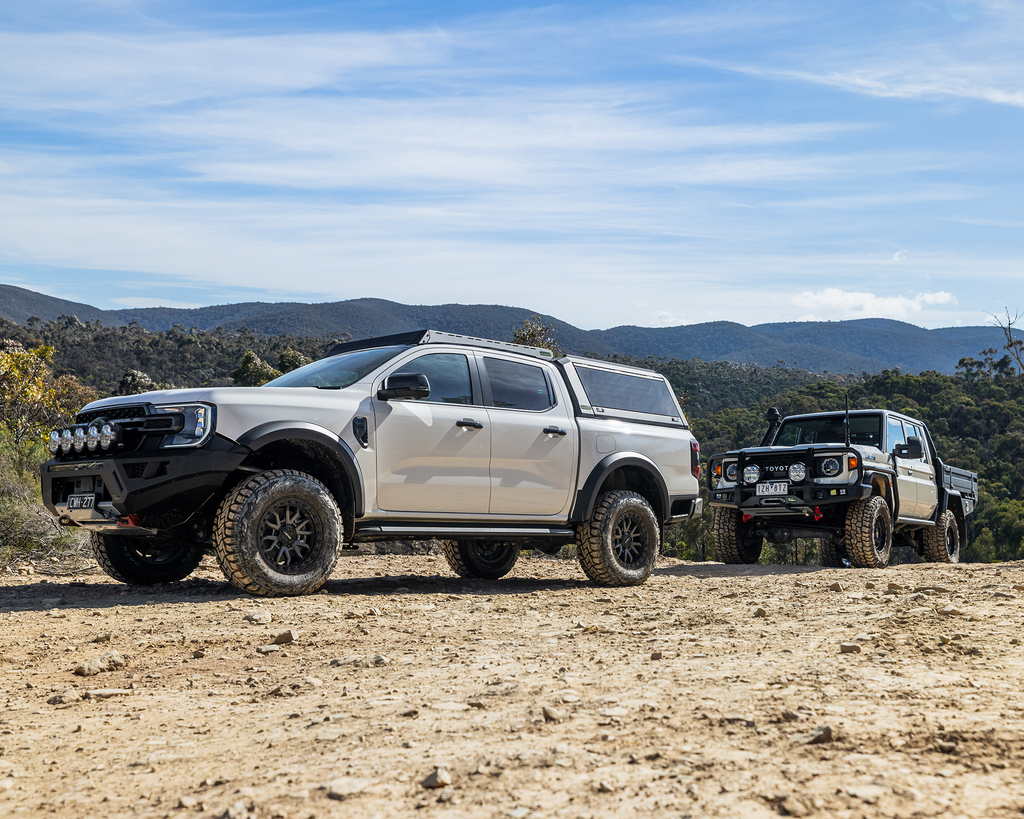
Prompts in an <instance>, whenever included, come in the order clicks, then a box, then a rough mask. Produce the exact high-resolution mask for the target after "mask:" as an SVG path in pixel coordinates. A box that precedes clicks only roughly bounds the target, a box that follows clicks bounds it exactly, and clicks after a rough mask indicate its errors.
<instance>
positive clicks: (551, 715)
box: [543, 705, 565, 722]
mask: <svg viewBox="0 0 1024 819" xmlns="http://www.w3.org/2000/svg"><path fill="white" fill-rule="evenodd" d="M543 710H544V721H545V722H561V721H562V720H564V719H565V714H563V713H562V712H561V711H559V710H558V709H557V708H552V707H551V706H550V705H545V706H544V709H543Z"/></svg>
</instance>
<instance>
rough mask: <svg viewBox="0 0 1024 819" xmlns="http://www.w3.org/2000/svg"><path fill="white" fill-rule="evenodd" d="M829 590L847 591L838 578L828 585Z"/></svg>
mask: <svg viewBox="0 0 1024 819" xmlns="http://www.w3.org/2000/svg"><path fill="white" fill-rule="evenodd" d="M828 590H829V591H834V592H841V591H846V587H845V586H844V585H843V584H842V583H840V582H839V581H838V580H837V581H836V582H835V583H833V584H832V585H831V586H829V587H828Z"/></svg>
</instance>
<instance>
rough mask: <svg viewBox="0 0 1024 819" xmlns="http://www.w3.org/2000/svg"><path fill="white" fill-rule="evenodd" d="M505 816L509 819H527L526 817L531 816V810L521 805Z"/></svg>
mask: <svg viewBox="0 0 1024 819" xmlns="http://www.w3.org/2000/svg"><path fill="white" fill-rule="evenodd" d="M505 815H506V816H507V817H508V819H526V817H527V816H529V815H530V809H529V808H525V807H523V806H522V805H520V806H519V807H518V808H512V810H510V811H509V812H508V813H506V814H505Z"/></svg>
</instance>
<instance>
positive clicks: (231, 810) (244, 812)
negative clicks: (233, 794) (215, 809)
mask: <svg viewBox="0 0 1024 819" xmlns="http://www.w3.org/2000/svg"><path fill="white" fill-rule="evenodd" d="M220 819H250V815H249V809H248V808H247V807H246V806H245V800H243V799H239V800H238V801H237V802H235V803H234V804H233V805H230V806H228V808H227V810H225V811H224V813H222V814H221V815H220Z"/></svg>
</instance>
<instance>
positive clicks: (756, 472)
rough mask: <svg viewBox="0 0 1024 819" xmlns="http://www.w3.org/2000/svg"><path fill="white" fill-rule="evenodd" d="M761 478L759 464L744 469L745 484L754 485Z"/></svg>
mask: <svg viewBox="0 0 1024 819" xmlns="http://www.w3.org/2000/svg"><path fill="white" fill-rule="evenodd" d="M760 477H761V467H759V466H758V465H757V464H751V465H750V466H745V467H743V483H745V484H754V483H757V479H758V478H760Z"/></svg>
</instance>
